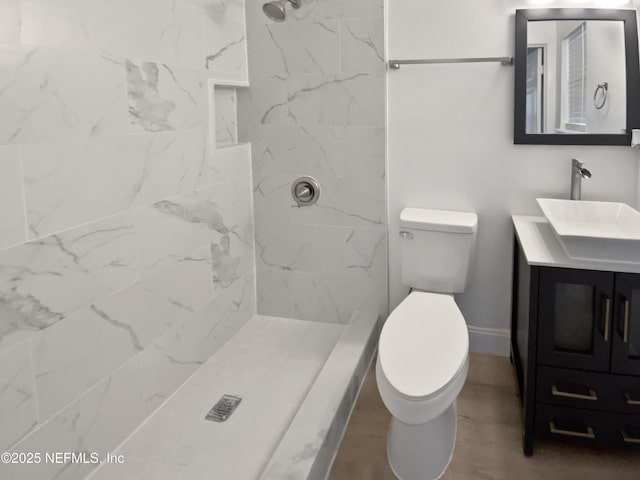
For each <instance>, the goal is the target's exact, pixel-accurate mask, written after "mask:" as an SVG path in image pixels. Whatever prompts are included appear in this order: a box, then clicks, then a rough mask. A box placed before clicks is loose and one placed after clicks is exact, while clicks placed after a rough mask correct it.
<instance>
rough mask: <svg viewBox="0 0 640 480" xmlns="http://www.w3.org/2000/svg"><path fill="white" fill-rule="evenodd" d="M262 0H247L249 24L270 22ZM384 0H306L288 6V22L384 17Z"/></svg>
mask: <svg viewBox="0 0 640 480" xmlns="http://www.w3.org/2000/svg"><path fill="white" fill-rule="evenodd" d="M263 3H264V2H263V1H262V0H247V24H248V25H250V26H251V27H253V26H254V25H256V24H260V23H269V22H271V20H269V19H268V18H267V17H266V16H265V14H264V13H262V4H263ZM383 3H384V2H383V0H304V1H303V2H301V6H300V8H299V9H294V8H291V7H290V6H288V8H287V22H290V23H293V22H295V21H309V20H321V19H329V18H348V17H383V16H384V6H383Z"/></svg>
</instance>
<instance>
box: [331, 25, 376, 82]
mask: <svg viewBox="0 0 640 480" xmlns="http://www.w3.org/2000/svg"><path fill="white" fill-rule="evenodd" d="M340 61H341V71H342V72H343V73H348V72H384V71H385V68H386V65H385V61H384V18H383V17H377V18H374V17H368V18H349V19H345V20H341V21H340Z"/></svg>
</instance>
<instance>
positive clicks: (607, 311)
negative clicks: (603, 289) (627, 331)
mask: <svg viewBox="0 0 640 480" xmlns="http://www.w3.org/2000/svg"><path fill="white" fill-rule="evenodd" d="M603 299H604V333H603V336H604V341H605V342H608V341H609V330H610V327H611V323H610V322H611V299H610V298H609V297H607V296H606V295H603Z"/></svg>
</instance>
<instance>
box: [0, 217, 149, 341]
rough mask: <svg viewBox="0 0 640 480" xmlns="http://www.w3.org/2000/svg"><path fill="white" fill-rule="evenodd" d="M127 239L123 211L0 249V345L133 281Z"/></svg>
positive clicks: (129, 236)
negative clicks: (58, 232) (119, 213)
mask: <svg viewBox="0 0 640 480" xmlns="http://www.w3.org/2000/svg"><path fill="white" fill-rule="evenodd" d="M133 241H134V228H133V224H132V221H131V218H130V216H129V215H128V214H125V215H120V216H116V217H110V218H108V219H105V220H102V221H99V222H95V223H91V224H88V225H84V226H82V227H79V228H76V229H73V230H68V231H65V232H62V233H60V234H56V235H51V236H49V237H44V238H42V239H40V240H36V241H32V242H29V243H25V244H22V245H20V246H17V247H13V248H10V249H7V250H4V251H2V252H0V317H2V319H3V322H2V323H1V324H0V346H6V345H9V344H10V343H13V342H15V341H17V340H19V339H20V338H24V337H26V336H28V335H30V334H31V333H33V332H34V331H38V330H42V329H44V328H46V327H48V326H49V325H52V324H54V323H56V322H58V321H60V320H62V319H63V318H65V317H66V316H69V315H71V314H73V313H74V312H76V311H78V310H80V309H81V308H84V307H87V306H89V305H90V304H91V303H93V302H95V301H97V300H99V299H102V298H105V297H106V296H108V295H109V294H111V293H113V292H114V291H116V290H118V289H120V288H122V287H124V286H126V285H129V284H131V283H133V282H134V281H135V280H136V279H137V277H138V271H137V269H136V265H135V263H136V262H135V257H134V254H133V249H132V243H133Z"/></svg>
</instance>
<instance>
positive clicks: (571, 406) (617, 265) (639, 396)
mask: <svg viewBox="0 0 640 480" xmlns="http://www.w3.org/2000/svg"><path fill="white" fill-rule="evenodd" d="M512 219H513V225H514V234H515V236H514V253H513V297H512V324H511V356H512V361H513V364H514V366H515V369H516V372H517V376H518V383H519V388H520V397H521V400H522V412H523V426H524V429H523V450H524V453H525V455H528V456H529V455H532V454H533V439H534V438H543V437H553V438H561V439H567V440H571V441H578V442H584V443H589V444H598V445H608V446H622V447H626V448H639V447H640V263H632V262H626V263H625V262H606V261H592V260H580V259H576V258H572V257H569V256H568V255H567V253H566V252H565V250H564V248H563V247H562V245H561V244H560V242H559V241H558V239H557V238H556V237H555V235H554V233H553V230H552V228H551V225H550V224H549V223H548V221H547V219H546V218H545V217H531V216H519V215H514V216H513V217H512ZM635 261H636V262H640V259H635Z"/></svg>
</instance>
